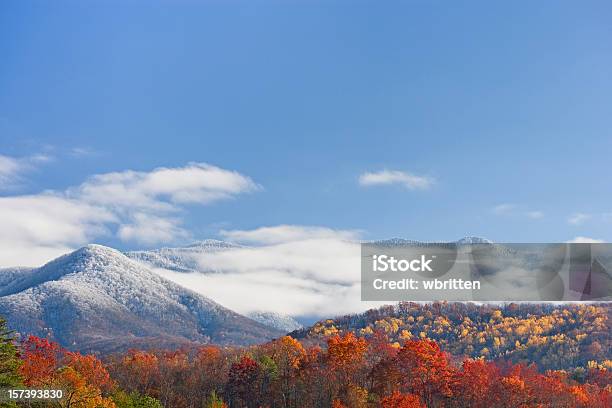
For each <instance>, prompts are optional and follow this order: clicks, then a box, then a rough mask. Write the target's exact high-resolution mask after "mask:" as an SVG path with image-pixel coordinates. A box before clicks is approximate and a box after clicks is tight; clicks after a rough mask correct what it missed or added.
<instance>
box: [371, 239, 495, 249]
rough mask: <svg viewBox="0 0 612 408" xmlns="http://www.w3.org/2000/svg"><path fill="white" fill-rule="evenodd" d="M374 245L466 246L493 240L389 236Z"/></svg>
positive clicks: (491, 242) (490, 242)
mask: <svg viewBox="0 0 612 408" xmlns="http://www.w3.org/2000/svg"><path fill="white" fill-rule="evenodd" d="M372 243H373V244H376V245H382V246H390V247H392V246H405V245H409V246H415V247H419V246H421V247H422V246H441V245H451V246H467V245H478V244H493V241H490V240H488V239H486V238H481V237H463V238H461V239H458V240H457V241H429V242H428V241H415V240H411V239H404V238H391V239H385V240H380V241H374V242H372Z"/></svg>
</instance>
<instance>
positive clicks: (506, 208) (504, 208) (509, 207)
mask: <svg viewBox="0 0 612 408" xmlns="http://www.w3.org/2000/svg"><path fill="white" fill-rule="evenodd" d="M515 209H516V204H510V203H503V204H498V205H496V206H495V207H493V213H494V214H497V215H506V214H509V213H511V212H512V211H514V210H515Z"/></svg>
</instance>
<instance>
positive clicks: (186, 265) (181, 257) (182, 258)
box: [125, 239, 244, 272]
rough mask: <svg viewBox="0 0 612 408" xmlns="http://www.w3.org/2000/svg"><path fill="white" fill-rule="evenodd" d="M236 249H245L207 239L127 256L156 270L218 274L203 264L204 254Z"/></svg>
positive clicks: (135, 252) (132, 252)
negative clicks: (182, 245)
mask: <svg viewBox="0 0 612 408" xmlns="http://www.w3.org/2000/svg"><path fill="white" fill-rule="evenodd" d="M236 248H244V247H243V246H241V245H237V244H233V243H230V242H225V241H218V240H215V239H206V240H203V241H198V242H195V243H193V244H191V245H188V246H186V247H177V248H160V249H154V250H150V251H130V252H126V253H125V255H126V256H128V257H129V258H132V259H134V260H136V261H138V262H142V263H144V264H146V265H149V266H151V267H155V268H163V269H169V270H173V271H177V272H196V271H197V272H216V270H215V269H214V268H211V267H210V266H203V265H202V264H201V262H200V257H201V256H202V254H207V253H214V252H219V251H227V250H231V249H236Z"/></svg>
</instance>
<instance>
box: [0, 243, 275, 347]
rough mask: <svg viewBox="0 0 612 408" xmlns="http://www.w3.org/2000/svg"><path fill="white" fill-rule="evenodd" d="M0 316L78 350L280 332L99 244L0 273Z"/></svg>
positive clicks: (258, 338) (243, 339) (256, 339)
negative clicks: (35, 266)
mask: <svg viewBox="0 0 612 408" xmlns="http://www.w3.org/2000/svg"><path fill="white" fill-rule="evenodd" d="M9 274H10V277H9V278H7V276H9ZM0 315H2V316H5V317H6V318H7V320H8V322H9V325H10V327H12V328H13V329H15V330H17V331H18V332H19V333H21V334H22V335H27V334H35V335H37V336H43V337H45V336H47V335H49V336H50V337H51V338H53V339H54V340H55V341H58V342H59V343H60V344H62V345H64V346H65V347H68V348H70V349H75V350H81V351H102V352H108V351H114V350H120V349H125V348H129V347H146V346H147V345H155V346H164V347H176V346H178V345H184V344H190V343H193V342H197V343H216V344H235V345H247V344H254V343H260V342H265V341H267V340H270V339H272V338H274V337H278V336H280V335H282V334H283V333H282V332H281V331H279V330H275V329H272V328H270V327H268V326H265V325H263V324H261V323H258V322H256V321H254V320H252V319H249V318H247V317H245V316H242V315H239V314H237V313H235V312H233V311H231V310H229V309H226V308H224V307H223V306H221V305H219V304H217V303H215V302H214V301H212V300H210V299H208V298H206V297H204V296H202V295H199V294H197V293H195V292H192V291H191V290H189V289H186V288H183V287H181V286H179V285H177V284H175V283H173V282H170V281H168V280H166V279H164V278H162V277H160V276H159V275H157V274H156V273H154V272H152V271H151V270H150V269H148V268H147V267H145V266H144V265H142V264H140V263H138V262H135V261H133V260H131V259H129V258H128V257H126V256H125V255H123V254H122V253H121V252H119V251H116V250H114V249H112V248H107V247H104V246H99V245H89V246H86V247H84V248H81V249H79V250H77V251H75V252H72V253H70V254H67V255H64V256H62V257H60V258H57V259H55V260H53V261H51V262H49V263H47V264H46V265H44V266H42V267H40V268H34V269H24V268H18V269H5V270H1V271H0Z"/></svg>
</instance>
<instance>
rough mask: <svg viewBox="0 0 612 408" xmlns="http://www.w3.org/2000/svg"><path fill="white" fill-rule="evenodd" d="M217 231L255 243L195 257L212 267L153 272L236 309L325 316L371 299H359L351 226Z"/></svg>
mask: <svg viewBox="0 0 612 408" xmlns="http://www.w3.org/2000/svg"><path fill="white" fill-rule="evenodd" d="M223 235H224V236H226V237H233V238H237V237H240V238H244V239H241V241H244V242H246V241H248V242H250V243H256V244H257V245H256V246H253V247H242V248H237V249H232V250H229V251H219V252H214V253H205V254H201V255H200V256H198V257H197V259H196V260H197V262H198V264H199V265H200V267H201V270H203V271H210V270H214V271H216V272H215V273H191V274H186V273H180V272H173V271H167V270H159V271H158V272H159V273H160V274H162V275H163V276H165V277H166V278H168V279H171V280H173V281H175V282H177V283H179V284H182V285H185V286H187V287H189V288H191V289H193V290H196V291H198V292H200V293H202V294H204V295H206V296H209V297H211V298H212V299H215V300H216V301H218V302H219V303H221V304H223V305H224V306H227V307H229V308H230V309H233V310H237V311H238V312H241V313H248V312H251V311H255V310H270V311H275V312H279V313H285V314H289V315H293V316H330V315H337V314H344V313H353V312H358V311H363V310H364V309H366V308H368V307H371V306H375V305H376V303H375V302H362V301H361V300H360V298H361V295H360V279H361V275H360V246H359V242H358V241H355V240H353V239H352V238H354V237H356V236H357V234H356V232H355V231H350V230H332V229H329V228H324V227H317V226H293V225H280V226H273V227H263V228H259V229H255V230H251V231H224V233H223Z"/></svg>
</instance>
